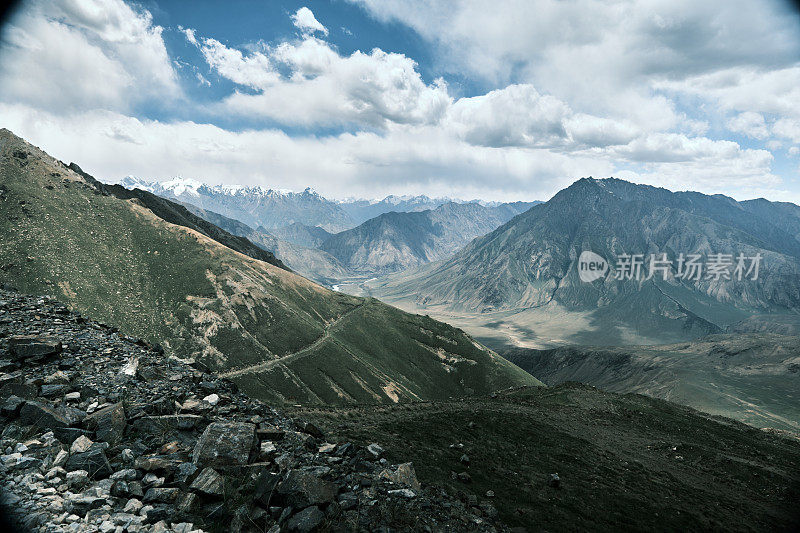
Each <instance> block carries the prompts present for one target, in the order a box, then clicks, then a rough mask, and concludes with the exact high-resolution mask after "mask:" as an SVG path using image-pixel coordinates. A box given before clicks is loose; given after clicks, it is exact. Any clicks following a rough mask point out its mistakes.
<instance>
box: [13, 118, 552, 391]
mask: <svg viewBox="0 0 800 533" xmlns="http://www.w3.org/2000/svg"><path fill="white" fill-rule="evenodd" d="M0 185H1V186H2V188H0V191H1V192H2V194H0V197H1V198H0V200H1V201H0V234H2V235H4V243H3V244H4V245H3V246H2V248H0V281H2V282H6V283H11V284H12V285H14V286H16V287H17V288H18V289H20V290H23V291H25V292H28V293H34V294H54V295H59V297H60V298H63V300H64V301H65V302H66V303H68V304H69V305H70V307H72V308H74V309H76V310H78V311H80V312H81V313H83V314H85V315H87V316H90V317H92V318H94V319H97V320H101V321H103V322H104V323H107V324H111V325H114V326H116V327H118V328H119V329H120V330H122V331H125V332H128V333H129V334H132V335H135V336H138V337H142V338H145V339H148V340H150V341H151V342H161V343H162V344H163V346H164V348H165V350H166V351H167V353H168V354H171V355H175V356H178V357H181V358H188V359H195V360H197V361H198V362H201V363H202V364H204V365H206V366H207V367H208V368H210V369H212V370H213V371H215V372H224V371H227V370H230V369H232V368H240V367H246V366H248V365H257V364H259V363H262V362H265V361H269V360H274V359H279V358H281V357H284V356H288V355H291V354H294V353H297V352H298V351H301V350H303V349H308V348H309V346H312V345H313V349H312V350H311V352H312V353H310V354H307V355H308V356H306V357H303V358H302V359H298V360H296V361H291V362H286V363H284V362H280V363H279V364H277V365H276V366H275V367H274V368H271V369H269V370H267V371H265V372H254V373H252V374H248V375H245V376H238V377H237V378H235V379H236V382H237V384H238V385H239V386H240V387H241V389H242V390H244V391H245V392H248V393H249V394H252V395H253V396H254V397H257V398H260V399H265V400H269V401H272V402H274V403H276V404H283V403H297V402H300V403H307V402H312V403H329V404H337V403H347V402H353V401H365V402H372V403H381V402H388V403H395V402H399V401H406V400H409V399H419V398H422V399H425V398H435V397H447V396H459V395H464V394H470V393H476V392H484V391H488V390H490V389H494V388H501V387H505V386H508V385H509V384H513V383H518V384H531V385H538V384H540V382H538V381H537V380H535V379H534V378H532V377H530V375H528V374H527V373H525V372H524V371H522V370H521V369H519V368H517V367H515V366H513V365H511V364H510V363H507V362H506V361H505V360H503V359H502V358H500V357H499V356H498V355H497V354H495V353H494V352H492V351H491V350H488V349H487V348H485V347H483V346H481V345H480V344H479V343H477V342H476V341H474V340H473V339H472V338H470V337H469V336H467V335H466V334H464V333H463V332H461V331H460V330H457V329H456V328H453V327H451V326H449V325H446V324H442V323H440V322H436V321H435V320H433V319H430V318H428V317H424V316H419V315H410V314H406V313H404V312H402V311H400V310H397V309H395V308H392V307H390V306H387V305H385V304H382V303H380V302H378V301H377V300H374V299H366V300H364V299H359V298H354V297H352V296H348V295H345V294H342V293H338V292H333V291H329V290H327V289H325V288H323V287H321V286H319V285H317V284H315V283H313V282H311V281H309V280H306V279H305V278H302V277H300V276H298V275H296V274H294V273H292V272H290V271H288V270H286V269H284V268H280V267H278V266H275V265H273V264H270V263H268V262H265V261H261V260H258V259H253V258H252V257H250V256H248V255H245V254H242V253H240V252H238V251H236V250H233V249H232V248H229V247H227V246H225V245H223V244H221V243H219V242H218V241H216V240H213V239H212V238H210V237H208V236H206V235H205V234H203V233H201V232H199V231H197V230H195V229H193V228H191V227H187V226H180V225H175V224H173V223H170V222H168V221H167V220H164V219H163V218H160V217H158V216H157V215H156V214H155V213H154V212H153V211H152V210H151V209H149V208H148V207H146V206H145V205H144V203H143V202H142V201H141V200H140V199H139V198H138V197H137V198H130V199H121V198H119V197H117V196H116V195H112V194H108V195H106V194H103V189H102V188H100V187H98V186H97V185H96V184H94V183H93V182H91V181H89V180H88V179H87V178H85V177H84V176H82V175H81V174H78V173H77V172H75V171H74V170H72V169H70V168H68V167H67V166H66V165H64V164H63V163H61V162H59V161H57V160H55V159H53V158H51V157H50V156H48V155H47V154H45V153H44V152H42V151H41V150H39V149H38V148H36V147H34V146H32V145H30V144H28V143H26V142H25V141H23V140H22V139H20V138H18V137H16V136H14V135H13V134H12V133H11V132H9V131H8V130H0ZM179 207H180V206H179ZM175 209H176V212H180V213H184V214H186V213H188V212H186V211H185V210H183V211H182V209H183V208H181V209H177V208H175ZM193 220H194V219H193ZM220 231H221V230H220ZM350 311H352V312H350ZM348 312H349V313H348ZM341 317H345V318H344V320H342V321H341V323H337V324H338V325H339V326H340V327H337V328H336V330H335V331H333V332H331V333H330V334H329V335H327V336H326V332H327V326H328V325H329V324H331V323H333V322H334V321H336V320H337V319H338V318H341ZM376 331H380V332H381V335H380V336H376V335H375V332H376ZM322 337H325V338H324V339H322V342H319V343H318V344H316V345H315V343H317V342H318V341H319V340H320V338H322Z"/></svg>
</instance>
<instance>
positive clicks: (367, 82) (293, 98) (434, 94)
mask: <svg viewBox="0 0 800 533" xmlns="http://www.w3.org/2000/svg"><path fill="white" fill-rule="evenodd" d="M200 50H201V51H202V53H203V57H204V58H205V60H206V62H207V63H208V65H209V66H210V67H211V68H212V69H214V70H215V71H216V72H217V74H219V75H220V76H222V77H224V78H226V79H228V80H230V81H232V82H234V83H236V84H237V85H240V86H242V87H247V88H250V89H255V90H256V93H255V94H253V93H252V92H243V91H237V92H235V93H234V94H232V95H230V96H229V97H227V98H225V99H224V101H223V102H222V103H221V104H220V108H219V109H220V112H224V113H226V114H234V115H238V116H247V117H260V118H263V119H269V120H273V121H277V122H279V123H281V124H287V125H302V126H309V127H310V126H330V125H360V126H366V127H373V128H375V127H377V128H383V127H386V125H387V124H389V123H399V124H422V123H433V122H436V121H438V120H439V118H440V117H441V116H442V115H443V114H444V112H445V111H446V110H447V108H448V106H449V105H450V102H451V98H450V96H449V95H448V93H447V87H446V85H445V83H444V82H443V81H442V80H440V79H437V80H434V82H433V83H432V84H426V83H425V82H424V81H423V80H422V78H421V76H420V74H419V72H417V70H416V69H417V64H416V62H415V61H413V60H412V59H410V58H408V57H406V56H405V55H402V54H396V53H388V52H384V51H383V50H380V49H378V48H376V49H374V50H372V51H371V52H370V53H369V54H367V53H364V52H361V51H356V52H353V53H352V54H351V55H349V56H342V55H340V54H339V53H338V52H337V51H336V50H334V49H333V48H332V47H331V45H330V44H328V43H326V42H325V41H321V40H319V39H317V38H314V37H310V36H305V37H303V38H302V39H301V40H299V41H296V42H283V43H279V44H278V45H276V46H273V47H266V46H265V47H262V49H261V50H256V51H252V52H242V51H241V50H238V49H235V48H230V47H227V46H225V45H224V44H222V43H220V42H219V41H217V40H215V39H211V38H205V39H202V42H201V44H200ZM282 72H283V73H282Z"/></svg>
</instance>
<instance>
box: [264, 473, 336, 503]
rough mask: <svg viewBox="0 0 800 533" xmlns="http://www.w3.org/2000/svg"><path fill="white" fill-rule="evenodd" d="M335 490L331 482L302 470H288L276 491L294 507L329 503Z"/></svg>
mask: <svg viewBox="0 0 800 533" xmlns="http://www.w3.org/2000/svg"><path fill="white" fill-rule="evenodd" d="M337 492H338V489H337V487H336V485H334V484H333V483H331V482H329V481H325V480H324V479H322V478H319V477H317V476H315V475H314V474H311V473H310V472H305V471H302V470H290V471H289V473H288V474H287V475H286V478H285V479H284V480H283V481H281V482H280V483H279V484H278V487H277V493H278V494H279V495H280V496H281V497H282V498H283V499H284V501H285V502H286V503H287V504H288V505H291V506H292V507H294V508H304V507H308V506H309V505H322V504H326V503H330V502H332V501H333V500H334V499H335V498H336V493H337Z"/></svg>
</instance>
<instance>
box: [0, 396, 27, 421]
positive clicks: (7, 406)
mask: <svg viewBox="0 0 800 533" xmlns="http://www.w3.org/2000/svg"><path fill="white" fill-rule="evenodd" d="M24 404H25V400H24V399H23V398H20V397H19V396H14V395H11V396H9V397H8V398H6V400H5V401H4V402H3V405H2V406H0V413H2V414H3V416H5V417H8V418H16V417H17V416H19V411H20V409H22V406H23V405H24Z"/></svg>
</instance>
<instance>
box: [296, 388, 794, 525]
mask: <svg viewBox="0 0 800 533" xmlns="http://www.w3.org/2000/svg"><path fill="white" fill-rule="evenodd" d="M292 412H294V413H296V414H297V415H298V416H302V417H303V418H305V419H310V420H312V421H314V422H315V423H318V424H319V425H320V426H321V428H322V429H323V430H324V431H325V432H326V434H327V435H328V438H329V440H334V439H341V440H353V441H356V442H359V443H364V444H367V443H370V442H379V443H380V444H381V445H382V446H384V447H385V448H386V449H387V453H388V454H389V456H390V458H392V459H395V460H401V459H402V460H409V459H411V460H413V462H414V466H415V468H416V471H417V474H418V476H419V477H420V479H421V481H422V482H423V483H429V484H436V485H439V486H446V487H449V488H451V489H452V490H454V491H463V492H464V493H465V494H474V495H476V496H477V497H478V499H479V501H481V502H483V501H491V502H492V503H493V504H494V505H495V506H496V507H497V509H498V510H499V511H500V514H501V516H502V518H503V519H504V520H505V522H506V523H507V524H508V525H509V526H523V527H526V528H527V529H528V530H529V531H541V530H548V531H582V530H592V531H607V530H622V529H624V530H629V531H630V530H633V531H653V530H659V531H685V530H710V529H713V530H728V531H739V530H742V531H745V530H789V529H792V526H794V527H797V526H798V525H800V522H798V518H800V514H799V513H800V511H798V509H797V505H796V503H797V501H798V498H800V474H798V472H800V442H798V441H797V440H794V439H788V438H785V437H780V436H777V435H774V434H769V433H765V432H762V431H759V430H756V429H753V428H751V427H749V426H746V425H744V424H740V423H737V422H734V421H730V420H725V419H718V420H716V419H712V418H709V417H707V416H705V415H702V414H700V413H696V412H695V411H693V410H692V409H689V408H686V407H681V406H678V405H676V404H672V403H669V402H665V401H661V400H655V399H652V398H647V397H644V396H639V395H624V396H623V395H618V394H612V393H605V392H601V391H599V390H596V389H592V388H591V387H588V386H583V385H574V384H568V385H561V386H559V387H555V388H553V389H527V388H524V389H518V390H515V391H509V392H507V393H503V394H500V395H499V396H498V397H496V398H494V399H492V398H470V399H464V400H459V401H448V402H434V403H411V404H405V405H400V406H390V407H380V408H374V407H353V408H338V409H337V408H312V407H308V408H302V409H294V410H292ZM470 422H474V424H475V426H474V427H473V428H469V424H470ZM455 443H462V444H463V445H464V447H463V449H454V448H450V445H451V444H455ZM464 453H466V454H467V455H468V456H469V459H470V466H469V467H465V466H463V465H462V464H461V463H460V462H459V459H460V457H461V455H462V454H464ZM464 471H466V472H468V473H469V474H470V476H471V478H472V482H471V483H469V484H463V483H461V482H459V481H455V480H453V479H452V472H456V473H458V472H464ZM556 472H557V473H558V474H559V476H560V477H561V479H562V487H561V489H558V490H557V489H553V488H551V487H549V486H548V485H547V481H548V479H549V475H550V474H551V473H556ZM487 490H492V491H494V493H495V497H494V498H493V499H491V500H489V499H487V498H486V497H485V496H484V495H485V494H486V491H487Z"/></svg>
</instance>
